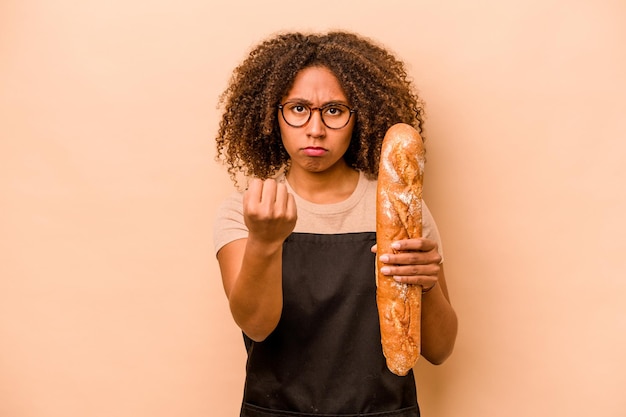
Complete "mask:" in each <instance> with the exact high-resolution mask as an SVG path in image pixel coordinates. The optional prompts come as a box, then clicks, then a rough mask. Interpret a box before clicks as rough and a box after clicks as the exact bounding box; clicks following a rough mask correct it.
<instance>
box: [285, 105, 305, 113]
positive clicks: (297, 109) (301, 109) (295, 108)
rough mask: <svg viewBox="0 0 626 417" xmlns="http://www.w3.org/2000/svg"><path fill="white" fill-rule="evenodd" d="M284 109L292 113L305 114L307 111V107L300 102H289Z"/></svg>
mask: <svg viewBox="0 0 626 417" xmlns="http://www.w3.org/2000/svg"><path fill="white" fill-rule="evenodd" d="M286 109H287V110H289V111H290V112H292V113H294V114H307V113H308V112H309V108H308V107H307V106H305V105H304V104H300V103H290V104H289V105H288V106H286Z"/></svg>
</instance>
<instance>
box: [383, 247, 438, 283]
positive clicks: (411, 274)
mask: <svg viewBox="0 0 626 417" xmlns="http://www.w3.org/2000/svg"><path fill="white" fill-rule="evenodd" d="M391 246H392V248H393V249H394V250H395V252H394V253H383V254H380V260H381V262H383V263H385V264H386V265H384V266H383V267H382V268H381V269H380V272H381V273H382V274H384V275H387V276H393V279H394V280H396V281H398V282H402V283H407V284H418V285H421V286H422V287H424V291H428V290H429V289H430V288H433V287H434V286H435V285H436V284H437V279H438V275H439V271H440V269H441V265H440V264H441V260H442V259H441V255H439V252H438V251H437V242H435V241H434V240H430V239H426V238H416V239H404V240H398V241H396V242H394V243H392V245H391ZM372 252H374V253H376V252H377V247H376V245H374V246H373V247H372Z"/></svg>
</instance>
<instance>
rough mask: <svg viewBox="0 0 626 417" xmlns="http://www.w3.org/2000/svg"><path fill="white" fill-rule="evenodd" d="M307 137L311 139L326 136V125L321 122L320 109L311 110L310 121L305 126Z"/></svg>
mask: <svg viewBox="0 0 626 417" xmlns="http://www.w3.org/2000/svg"><path fill="white" fill-rule="evenodd" d="M306 129H307V132H306V133H307V135H309V136H312V137H323V136H324V135H325V134H326V125H324V121H323V120H322V113H321V110H320V109H311V119H309V122H308V123H307V124H306Z"/></svg>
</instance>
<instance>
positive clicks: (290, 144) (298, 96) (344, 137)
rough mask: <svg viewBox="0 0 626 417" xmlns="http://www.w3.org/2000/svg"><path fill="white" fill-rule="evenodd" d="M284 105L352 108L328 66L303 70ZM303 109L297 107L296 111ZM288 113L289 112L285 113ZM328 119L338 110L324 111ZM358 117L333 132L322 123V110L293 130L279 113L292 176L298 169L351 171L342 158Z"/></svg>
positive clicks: (285, 98) (313, 113)
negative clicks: (333, 105)
mask: <svg viewBox="0 0 626 417" xmlns="http://www.w3.org/2000/svg"><path fill="white" fill-rule="evenodd" d="M281 103H283V104H284V103H296V104H302V105H306V106H308V107H309V108H314V107H322V106H325V105H327V104H331V103H332V104H343V105H348V106H349V105H350V103H348V99H347V98H346V95H345V93H344V92H343V89H342V88H341V85H340V84H339V80H337V77H335V76H334V75H333V73H332V72H331V71H330V70H329V69H327V68H325V67H309V68H305V69H303V70H301V71H300V72H299V73H298V75H296V78H295V80H294V83H293V87H292V88H291V90H290V91H289V92H288V93H287V95H286V96H285V97H283V99H282V101H281ZM301 109H304V107H303V106H297V108H296V109H295V111H300V110H301ZM285 111H286V110H285ZM323 111H325V113H326V114H327V115H325V116H324V117H325V119H326V120H327V122H328V120H330V118H332V117H336V116H335V114H336V111H337V110H336V109H335V108H329V109H328V110H323ZM354 121H355V117H354V116H352V117H351V118H350V121H349V122H348V124H347V125H346V126H344V127H342V128H340V129H330V128H328V127H327V126H326V125H325V124H324V122H323V121H322V117H321V114H320V112H319V111H317V110H314V111H313V112H312V114H311V118H310V119H309V121H308V122H307V123H306V124H304V125H303V126H301V127H293V126H290V125H289V124H287V123H286V122H285V119H284V118H283V116H282V115H281V114H280V110H279V114H278V123H279V127H280V133H281V136H282V140H283V145H284V146H285V149H286V150H287V153H288V154H289V156H290V157H291V167H290V173H295V172H297V171H298V170H305V171H307V172H316V173H321V172H329V171H332V170H336V169H349V168H348V166H347V165H346V163H345V161H344V159H343V155H344V153H345V152H346V150H347V149H348V146H349V145H350V139H351V137H352V130H353V128H354Z"/></svg>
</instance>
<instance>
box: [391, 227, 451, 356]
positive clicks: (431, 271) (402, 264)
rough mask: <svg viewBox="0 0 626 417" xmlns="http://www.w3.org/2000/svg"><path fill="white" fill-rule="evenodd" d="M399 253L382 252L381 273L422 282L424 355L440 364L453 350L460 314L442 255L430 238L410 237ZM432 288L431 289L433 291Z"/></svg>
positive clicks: (401, 243) (397, 247) (398, 247)
mask: <svg viewBox="0 0 626 417" xmlns="http://www.w3.org/2000/svg"><path fill="white" fill-rule="evenodd" d="M394 249H395V250H397V251H398V252H397V253H395V254H382V255H381V260H382V261H383V262H385V263H390V264H393V265H394V266H386V267H384V268H383V269H382V270H381V272H383V273H384V274H385V275H393V277H394V279H395V280H397V281H399V282H406V283H409V284H418V285H422V286H423V287H424V288H425V292H424V293H423V295H422V317H421V337H422V341H421V344H422V346H421V354H422V356H424V357H425V358H426V360H428V361H429V362H431V363H433V364H435V365H438V364H441V363H443V362H444V361H445V360H446V359H447V358H448V357H449V356H450V354H451V353H452V350H453V348H454V343H455V341H456V334H457V326H458V323H457V317H456V313H455V311H454V309H453V308H452V305H451V304H450V299H449V295H448V288H447V284H446V279H445V275H444V272H443V265H442V264H441V263H440V262H441V255H439V253H438V251H437V243H436V242H435V241H432V240H430V239H426V238H419V239H406V240H401V241H398V242H396V243H394ZM429 289H430V290H429Z"/></svg>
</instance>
